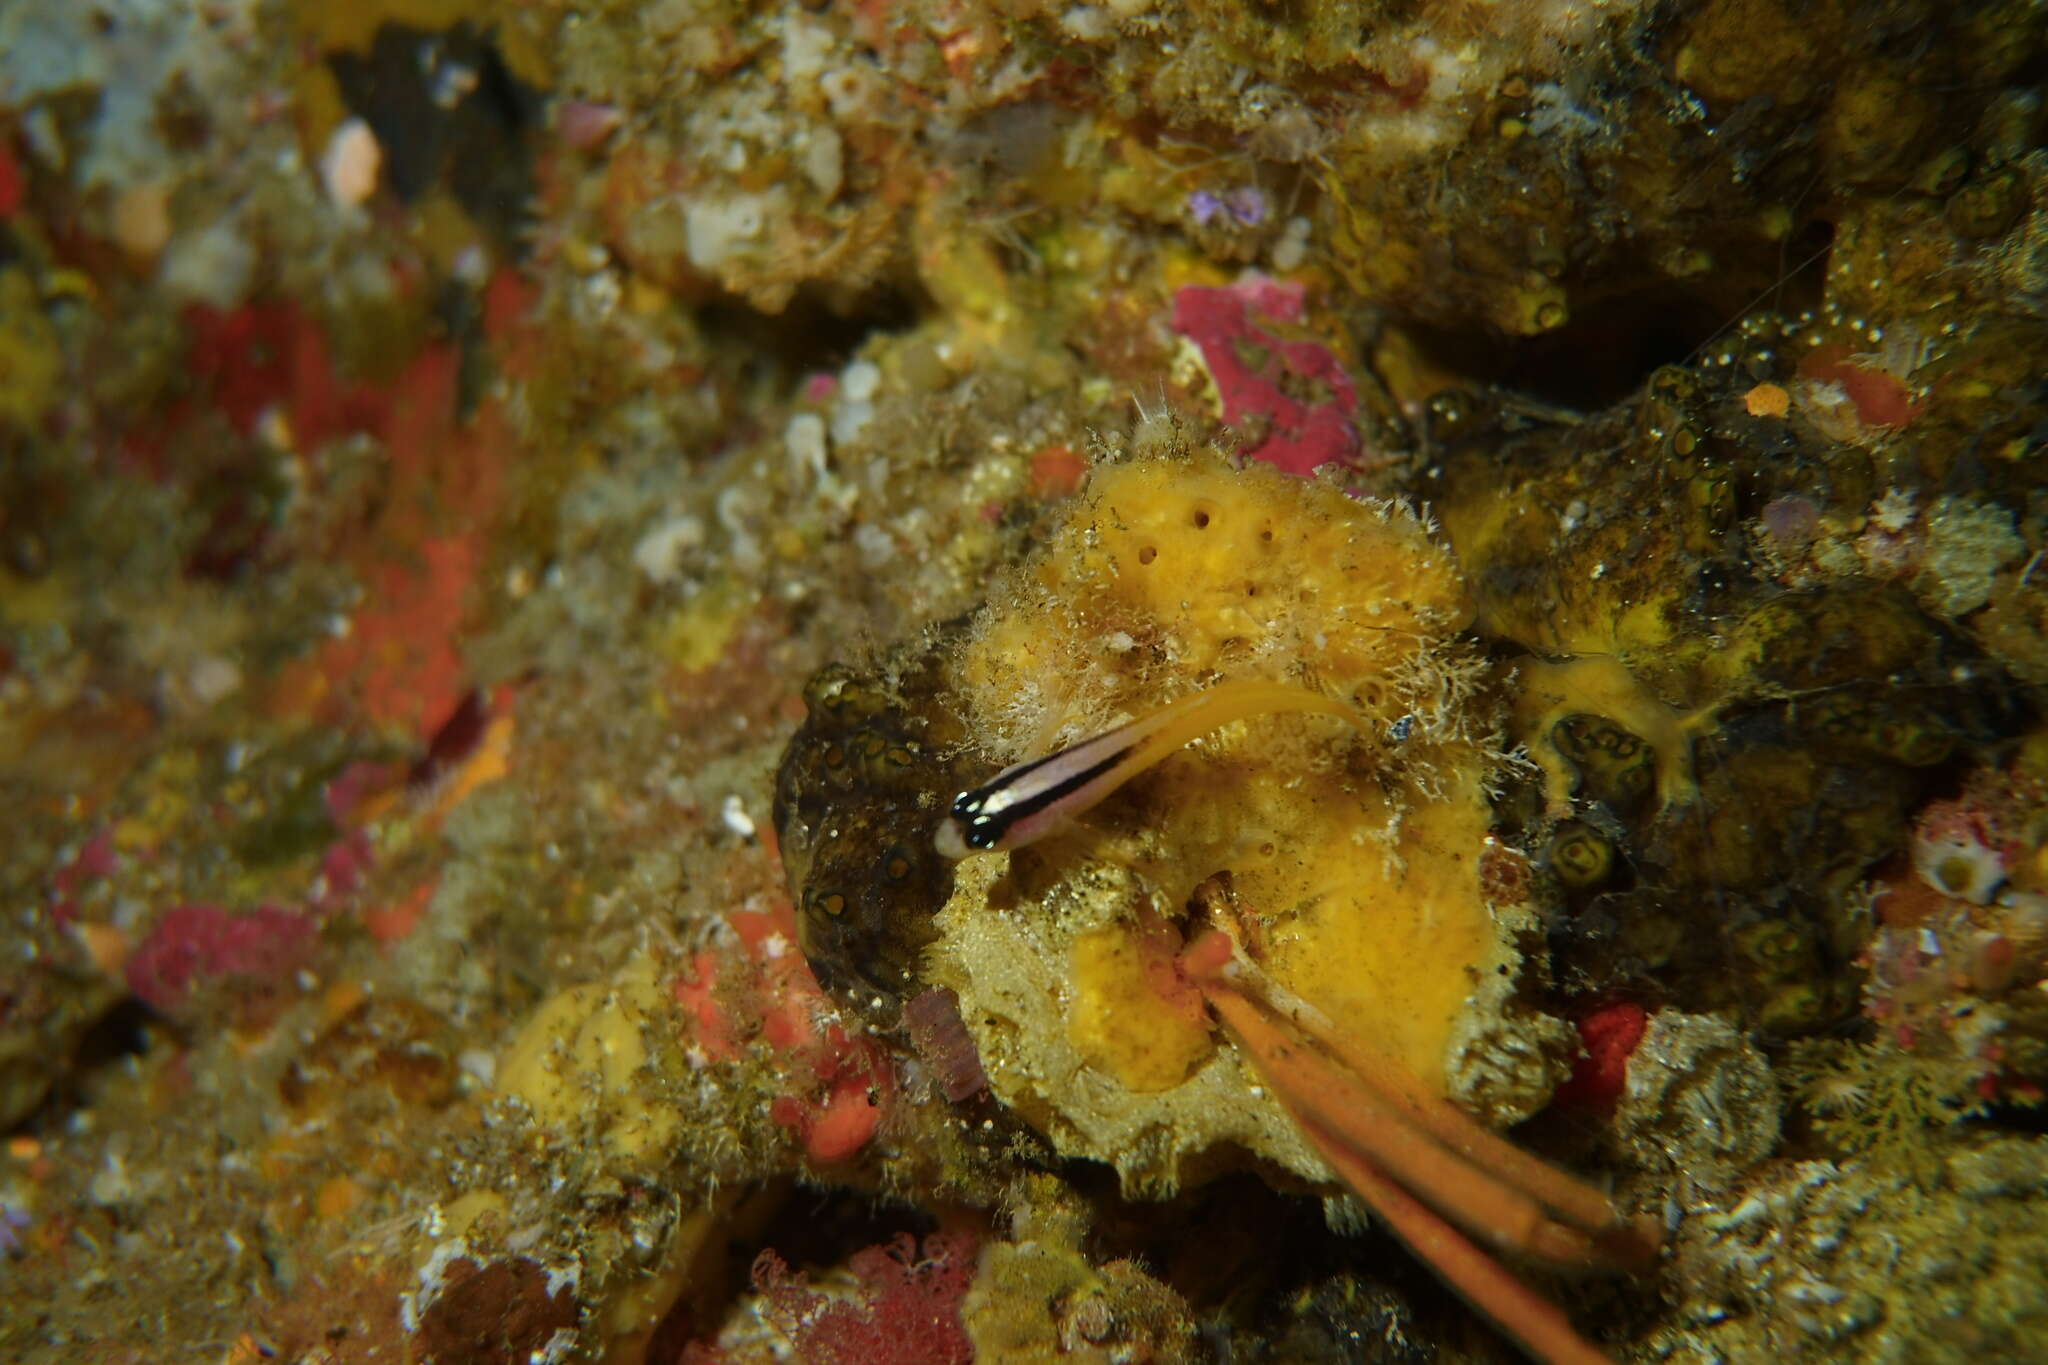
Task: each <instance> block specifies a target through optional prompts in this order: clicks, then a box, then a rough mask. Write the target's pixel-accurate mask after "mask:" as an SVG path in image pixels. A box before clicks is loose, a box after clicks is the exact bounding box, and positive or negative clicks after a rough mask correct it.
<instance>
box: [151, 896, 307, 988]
mask: <svg viewBox="0 0 2048 1365" xmlns="http://www.w3.org/2000/svg"><path fill="white" fill-rule="evenodd" d="M318 936H319V929H318V927H317V926H316V925H315V924H314V922H313V920H312V919H311V918H310V917H309V916H306V915H303V914H300V913H299V912H297V911H295V910H286V909H283V908H281V907H279V906H274V905H265V906H260V907H258V908H257V909H255V910H251V911H248V912H247V913H245V914H239V915H238V914H234V913H232V912H231V911H228V910H224V909H222V908H221V907H220V906H218V905H181V906H179V907H178V908H177V909H175V910H172V911H171V912H170V913H168V914H166V915H165V916H164V917H163V918H162V919H160V920H158V921H157V924H156V928H154V929H153V930H151V931H150V935H149V937H148V938H146V939H144V940H143V942H142V946H141V947H139V948H137V949H136V950H135V952H134V954H133V956H131V957H130V958H129V959H128V989H130V990H132V991H134V992H135V994H136V996H137V997H138V998H139V999H140V1000H141V1001H142V1002H143V1003H144V1004H146V1005H148V1006H150V1008H152V1009H156V1010H164V1011H171V1010H176V1009H177V1008H178V1007H179V1006H180V1005H183V1004H184V1003H185V1000H186V997H188V996H189V995H190V994H191V993H192V987H193V986H194V985H196V984H198V983H200V982H202V981H212V980H217V979H220V978H222V977H245V978H249V979H252V980H256V981H277V980H280V979H282V978H284V977H288V976H290V975H291V974H292V973H293V972H296V971H297V970H298V969H299V968H301V967H303V966H305V965H306V963H307V962H308V961H309V960H310V959H311V958H312V955H313V949H314V946H315V942H316V940H317V938H318Z"/></svg>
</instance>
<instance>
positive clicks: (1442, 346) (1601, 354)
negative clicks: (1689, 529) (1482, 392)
mask: <svg viewBox="0 0 2048 1365" xmlns="http://www.w3.org/2000/svg"><path fill="white" fill-rule="evenodd" d="M1832 239H1833V228H1832V227H1831V226H1830V225H1829V224H1828V223H1826V222H1825V221H1823V220H1820V219H1814V220H1812V221H1810V222H1809V223H1808V224H1807V225H1806V226H1805V227H1804V228H1803V229H1802V230H1800V231H1799V232H1797V233H1795V234H1793V235H1792V236H1791V237H1789V238H1788V239H1787V240H1786V242H1785V243H1784V249H1783V251H1782V252H1781V253H1780V258H1781V260H1782V262H1783V266H1782V268H1781V269H1780V270H1779V271H1778V272H1777V273H1776V275H1775V277H1772V278H1767V279H1764V280H1763V281H1761V282H1760V283H1757V284H1753V285H1750V286H1748V287H1746V288H1743V287H1736V286H1734V285H1733V284H1732V283H1731V282H1728V281H1710V282H1708V284H1707V285H1705V286H1703V287H1702V288H1700V289H1698V290H1691V289H1687V288H1684V287H1682V286H1680V285H1675V284H1666V285H1665V286H1663V287H1662V288H1660V289H1658V290H1656V291H1638V292H1632V293H1615V294H1610V295H1607V296H1604V297H1603V296H1599V295H1596V294H1592V293H1591V292H1590V291H1587V290H1581V289H1571V290H1569V291H1568V292H1569V296H1570V298H1571V300H1572V309H1573V312H1572V316H1571V319H1570V321H1568V322H1567V323H1566V324H1565V325H1564V326H1562V327H1560V328H1558V329H1557V330H1555V331H1552V332H1546V333H1544V334H1542V335H1541V336H1530V337H1511V336H1502V335H1500V334H1498V333H1495V332H1489V331H1480V330H1470V331H1450V330H1447V329H1442V328H1432V327H1426V326H1419V325H1418V326H1411V328H1410V335H1411V336H1413V337H1414V339H1415V340H1416V341H1417V342H1418V343H1420V345H1421V346H1422V348H1423V350H1424V351H1425V352H1426V353H1427V354H1428V355H1429V356H1430V358H1431V359H1432V360H1433V361H1435V362H1436V363H1437V364H1439V365H1441V366H1443V367H1444V368H1445V369H1447V370H1450V371H1452V372H1455V373H1460V374H1465V375H1468V376H1470V377H1471V379H1472V380H1473V381H1474V382H1475V383H1476V384H1478V385H1482V386H1484V385H1492V386H1498V387H1499V388H1502V389H1506V390H1509V391H1511V392H1514V393H1518V394H1522V395H1525V396H1526V397H1528V398H1531V399H1533V400H1535V401H1537V402H1540V403H1544V404H1548V405H1553V406H1556V407H1561V408H1569V409H1573V410H1575V411H1579V412H1592V411H1595V410H1597V409H1600V408H1604V407H1607V406H1609V405H1611V404H1614V403H1618V402H1620V401H1622V400H1623V399H1625V398H1627V397H1628V396H1629V395H1630V394H1632V393H1634V392H1635V391H1636V390H1637V389H1638V388H1640V387H1641V386H1642V384H1643V381H1644V380H1646V379H1648V378H1649V376H1650V375H1651V373H1652V372H1654V371H1655V370H1656V369H1658V367H1660V366H1663V365H1685V364H1691V363H1694V362H1697V361H1698V360H1700V359H1702V358H1704V357H1707V356H1710V355H1712V354H1713V352H1714V350H1715V347H1716V344H1717V343H1718V342H1719V341H1720V340H1721V339H1722V338H1724V337H1727V336H1730V335H1732V333H1733V331H1734V328H1735V324H1736V323H1737V322H1739V321H1740V320H1741V318H1742V317H1743V316H1744V315H1746V314H1749V313H1753V312H1758V311H1763V310H1771V311H1776V312H1780V313H1785V314H1796V313H1798V312H1800V311H1801V310H1803V309H1807V308H1811V307H1813V306H1814V305H1815V304H1816V303H1817V301H1818V300H1819V298H1820V294H1821V285H1822V282H1823V280H1824V278H1825V275H1826V267H1827V259H1828V247H1829V244H1830V243H1831V241H1832ZM1612 277H1613V278H1616V279H1631V278H1634V279H1642V278H1650V279H1655V278H1657V276H1656V272H1655V271H1653V270H1651V269H1650V268H1649V267H1647V266H1641V267H1634V268H1628V269H1619V270H1616V271H1615V272H1613V275H1612Z"/></svg>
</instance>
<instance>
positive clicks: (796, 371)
mask: <svg viewBox="0 0 2048 1365" xmlns="http://www.w3.org/2000/svg"><path fill="white" fill-rule="evenodd" d="M929 305H930V300H929V299H928V298H927V297H926V295H925V294H924V291H923V290H922V289H920V288H918V287H917V286H916V285H915V284H894V285H877V286H875V287H873V288H871V289H869V290H868V291H867V292H866V293H864V294H861V295H860V296H859V297H857V298H855V299H853V300H851V301H841V300H838V299H828V298H826V297H825V296H824V295H823V294H822V293H820V292H819V291H816V290H812V289H800V290H798V291H797V293H796V296H795V297H794V298H792V299H791V300H790V301H789V305H788V306H787V307H786V308H784V309H783V310H782V311H781V312H780V313H764V312H761V311H760V310H759V309H755V308H749V307H748V306H747V305H746V304H744V303H742V302H741V301H739V300H738V299H735V298H730V297H727V298H721V299H717V300H714V301H712V302H710V303H707V304H705V305H704V306H703V307H701V308H699V309H698V310H697V322H698V325H699V326H700V327H701V328H702V329H703V331H704V336H705V339H706V341H707V342H708V343H709V344H710V347H711V350H712V352H713V354H723V355H736V356H745V357H747V358H748V363H749V364H750V365H755V366H759V367H761V368H762V369H765V370H768V371H769V373H766V374H757V375H756V376H755V377H757V378H764V379H771V380H776V381H780V382H781V383H783V384H784V385H794V384H796V383H798V382H800V381H801V380H802V379H803V377H804V376H806V375H809V374H815V373H817V372H819V371H823V370H837V369H839V368H840V367H842V366H844V365H845V364H846V363H847V362H848V361H849V360H851V359H852V358H853V356H854V353H855V352H857V351H858V350H859V349H860V348H861V346H862V345H863V344H865V343H866V341H867V340H868V338H869V337H871V336H873V335H874V334H875V333H877V332H904V331H908V330H909V329H910V328H911V327H912V326H914V325H915V324H916V323H917V321H918V319H919V318H920V317H921V316H923V315H924V313H925V312H926V311H927V309H928V307H929Z"/></svg>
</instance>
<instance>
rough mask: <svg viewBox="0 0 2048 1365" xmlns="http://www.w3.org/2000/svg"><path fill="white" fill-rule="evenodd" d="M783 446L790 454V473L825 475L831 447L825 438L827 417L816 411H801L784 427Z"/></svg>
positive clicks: (813, 475)
mask: <svg viewBox="0 0 2048 1365" xmlns="http://www.w3.org/2000/svg"><path fill="white" fill-rule="evenodd" d="M782 448H783V450H784V451H786V452H787V453H788V455H789V470H790V473H792V474H796V475H798V476H802V475H803V474H804V473H806V472H808V473H809V474H810V476H811V477H812V478H817V479H822V478H824V477H825V464H826V461H827V460H828V459H829V458H830V455H831V447H830V446H829V445H828V443H827V442H826V440H825V419H824V418H822V417H820V416H819V415H818V414H817V413H815V412H800V413H797V414H796V415H795V416H794V417H791V418H790V419H789V425H787V426H785V427H784V428H783V429H782Z"/></svg>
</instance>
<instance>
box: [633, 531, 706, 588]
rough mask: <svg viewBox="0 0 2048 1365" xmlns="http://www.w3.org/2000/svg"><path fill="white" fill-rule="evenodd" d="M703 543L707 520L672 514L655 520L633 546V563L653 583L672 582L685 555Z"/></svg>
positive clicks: (679, 569)
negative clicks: (705, 521)
mask: <svg viewBox="0 0 2048 1365" xmlns="http://www.w3.org/2000/svg"><path fill="white" fill-rule="evenodd" d="M703 543H704V523H703V521H702V520H701V519H699V518H697V517H693V516H688V515H683V516H673V517H670V518H668V519H667V520H666V521H661V522H657V523H655V525H654V526H652V527H650V528H649V529H648V531H647V533H646V534H645V535H643V536H641V537H640V541H639V543H638V544H636V545H635V546H634V547H633V563H634V564H635V565H637V566H638V567H639V569H640V572H641V573H643V574H646V575H647V581H648V582H650V583H656V584H664V583H673V582H674V581H675V580H676V579H677V578H678V577H680V576H681V575H682V567H683V557H684V556H685V555H687V554H688V553H689V552H690V551H692V550H694V549H696V548H697V547H698V546H700V545H702V544H703Z"/></svg>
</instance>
